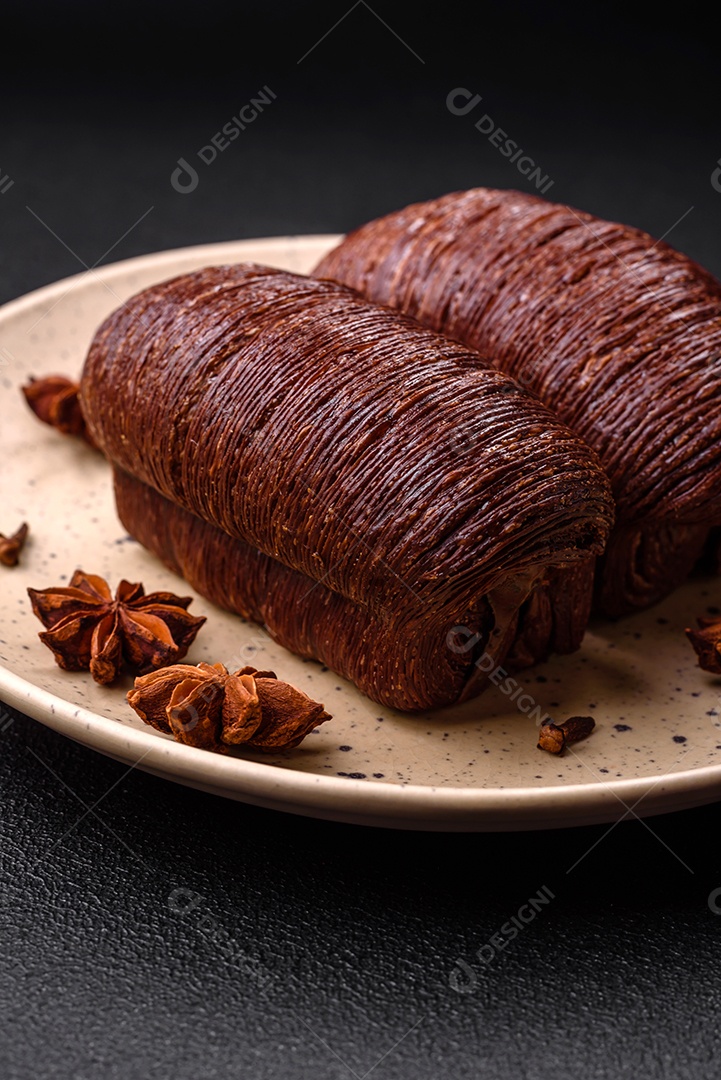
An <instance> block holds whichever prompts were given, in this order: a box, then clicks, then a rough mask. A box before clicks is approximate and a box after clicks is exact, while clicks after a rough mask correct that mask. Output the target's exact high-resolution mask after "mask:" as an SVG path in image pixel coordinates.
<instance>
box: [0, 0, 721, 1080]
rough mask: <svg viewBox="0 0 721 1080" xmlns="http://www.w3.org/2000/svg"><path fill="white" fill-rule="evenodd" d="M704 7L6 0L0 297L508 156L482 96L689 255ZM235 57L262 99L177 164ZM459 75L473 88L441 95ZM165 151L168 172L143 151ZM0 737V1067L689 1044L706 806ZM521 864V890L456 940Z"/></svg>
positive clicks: (696, 1049)
mask: <svg viewBox="0 0 721 1080" xmlns="http://www.w3.org/2000/svg"><path fill="white" fill-rule="evenodd" d="M703 18H704V17H702V16H701V15H700V14H697V13H695V12H694V10H693V9H692V8H687V9H683V10H678V11H674V12H673V13H671V14H669V15H668V16H667V15H665V14H663V13H662V11H661V9H660V8H655V9H651V8H648V9H647V11H646V14H643V15H642V14H635V13H633V12H631V13H629V12H628V11H627V10H626V7H625V6H623V5H620V4H617V5H596V6H591V7H586V8H584V9H583V10H582V11H581V10H579V6H578V5H570V4H560V5H552V6H550V7H548V6H541V5H534V4H530V3H529V4H518V3H515V4H514V3H512V4H506V5H503V7H502V8H501V7H500V6H498V7H486V6H482V5H481V6H478V5H473V6H471V5H468V6H466V5H445V6H439V5H437V4H436V5H429V4H419V5H415V6H414V8H413V13H412V15H411V14H409V13H408V11H407V9H406V8H405V7H404V6H401V5H399V4H391V3H389V4H386V5H384V6H382V7H381V6H380V5H377V4H375V3H374V4H372V5H371V6H370V7H368V6H367V5H365V4H363V3H360V4H358V5H356V7H355V8H352V9H349V8H346V7H345V6H344V5H343V4H341V5H331V4H310V3H306V4H296V5H274V6H273V7H272V8H268V9H263V10H250V9H245V8H244V7H243V6H242V5H240V6H239V5H232V6H231V5H230V4H225V3H220V2H218V0H209V2H205V3H203V4H202V5H197V4H196V5H192V6H191V5H189V4H173V5H170V4H166V3H163V4H148V3H146V4H141V3H139V2H138V0H130V2H126V3H125V4H124V5H123V6H122V9H118V8H116V7H110V6H107V7H103V6H99V5H96V4H90V3H86V4H80V3H77V2H76V3H66V4H64V5H62V6H61V5H55V4H39V3H30V4H20V3H19V2H12V3H6V5H4V10H3V36H4V44H5V50H4V52H5V54H6V59H4V60H3V69H2V78H3V86H2V93H3V101H2V127H1V133H0V188H2V187H4V186H5V183H6V182H3V180H2V177H5V176H7V177H8V178H10V179H12V181H13V184H12V186H11V187H8V188H7V189H6V190H5V192H4V194H0V250H1V251H2V260H1V261H0V299H2V300H8V299H11V298H12V297H15V296H18V295H21V294H22V293H24V292H26V291H27V290H29V289H33V288H36V287H38V286H40V285H43V284H45V283H47V282H50V281H53V280H56V279H57V278H60V277H63V276H65V275H67V274H71V273H75V272H76V271H78V270H82V269H83V265H88V266H90V265H93V264H95V263H96V262H97V261H98V260H99V261H100V262H103V261H115V260H116V259H120V258H127V257H130V256H132V255H136V254H141V253H144V252H151V251H156V250H160V249H163V248H168V247H180V246H185V245H187V244H195V243H203V242H207V241H215V240H225V239H233V238H237V237H242V236H262V235H270V234H284V233H288V232H292V233H306V232H335V231H342V230H345V229H347V228H349V227H351V226H353V225H355V224H357V223H359V222H361V221H363V220H364V219H367V218H369V217H371V216H374V215H376V214H379V213H382V212H384V211H387V210H390V209H392V208H394V207H397V206H401V205H404V204H405V203H407V202H409V201H412V200H414V199H423V198H427V197H430V196H433V195H436V194H440V193H442V192H443V191H449V190H453V189H456V188H463V187H468V186H472V185H488V186H500V187H518V188H519V189H521V190H533V188H532V186H531V185H529V182H528V180H527V179H526V178H525V177H523V176H521V175H520V174H519V173H518V172H517V171H516V170H515V168H514V166H513V165H512V164H510V163H509V162H508V160H507V159H505V158H503V157H502V156H501V155H500V153H499V151H498V149H497V148H494V147H493V146H491V145H490V144H489V142H488V140H487V138H485V137H484V136H482V135H481V134H479V132H478V131H477V130H476V129H475V127H474V122H475V119H477V118H480V116H481V115H482V114H483V113H484V112H485V113H487V114H488V115H489V116H491V117H492V118H493V119H494V121H495V122H496V124H497V125H500V126H501V127H502V128H503V129H504V130H505V131H506V132H507V134H508V137H509V138H512V139H513V140H514V141H516V142H517V143H518V144H519V145H520V146H523V147H524V149H526V151H527V153H528V154H529V155H530V156H531V157H533V159H534V161H536V162H537V163H538V165H539V167H541V168H542V170H543V173H544V174H545V175H548V176H549V178H552V179H553V187H552V188H551V189H550V191H549V192H548V197H549V198H555V199H557V200H559V201H564V202H569V203H571V204H573V205H576V206H580V207H582V208H584V209H587V210H591V211H593V212H595V213H597V214H600V215H603V216H606V217H611V218H616V219H619V220H623V221H628V222H630V223H633V224H637V225H640V226H642V227H644V228H646V229H648V230H649V231H651V232H652V233H654V234H655V235H657V236H660V235H663V234H664V233H666V232H667V231H668V230H670V232H668V236H667V239H668V240H669V242H671V243H673V244H674V245H675V246H677V247H679V248H680V249H682V250H684V251H686V252H688V253H689V254H691V255H692V256H694V257H695V258H697V259H699V260H700V261H701V262H703V263H704V264H705V265H707V266H708V267H709V268H710V269H712V270H713V271H714V272H715V273H716V274H720V275H721V251H720V250H719V247H718V243H717V237H718V235H719V222H720V220H721V192H719V191H718V190H716V188H715V187H714V184H713V182H712V178H713V174H714V171H715V169H716V168H717V163H718V160H719V158H721V133H720V132H719V125H718V93H717V85H718V62H717V57H716V50H715V40H714V38H713V36H712V33H711V28H710V27H709V26H708V25H705V23H704V21H703ZM338 20H341V21H340V22H339V23H338V25H337V26H335V28H334V29H331V28H332V27H333V25H334V24H335V23H336V22H337V21H338ZM328 31H330V32H328ZM323 35H327V36H325V37H323ZM320 39H322V40H320ZM399 39H402V40H399ZM317 42H318V44H316V43H317ZM309 50H311V51H310V52H309ZM304 54H307V55H304ZM303 57H304V58H303ZM301 58H303V59H302V62H300V63H298V61H299V60H301ZM263 86H267V87H270V89H271V90H272V92H273V94H274V95H275V98H274V100H272V103H271V104H270V105H269V106H268V107H267V108H265V109H264V110H263V112H262V113H261V114H260V115H259V116H258V117H257V118H256V119H255V120H253V121H252V123H250V124H248V126H247V129H246V130H245V131H244V132H242V133H241V134H240V136H239V137H238V138H237V139H236V140H234V141H233V142H232V143H231V144H230V145H229V147H228V148H227V149H225V150H223V152H222V153H220V154H219V155H218V157H217V159H216V160H215V161H214V162H213V163H212V164H210V165H207V166H206V165H203V164H202V163H199V162H198V161H197V157H195V156H194V155H196V154H197V151H198V149H200V148H201V147H202V146H204V145H205V144H207V143H208V142H209V140H210V138H211V137H212V136H213V134H215V133H216V132H217V131H219V130H220V129H221V128H222V126H223V124H225V123H226V122H229V121H230V118H231V117H232V116H234V115H237V113H238V110H239V109H241V108H242V107H243V106H244V105H246V103H248V102H249V100H250V99H251V98H252V97H256V96H257V92H258V91H259V90H260V89H261V88H262V87H263ZM456 87H465V88H467V89H468V90H470V91H472V92H474V93H478V94H480V95H482V98H483V100H482V102H481V103H480V105H479V106H478V111H477V112H475V111H474V113H473V114H469V115H467V116H455V115H453V114H451V113H450V112H449V110H448V108H447V106H446V98H447V95H448V93H449V91H451V90H452V89H454V88H456ZM181 157H184V158H186V159H187V160H189V161H195V162H196V164H197V166H198V176H199V182H198V186H197V188H196V189H195V190H194V191H193V192H191V193H189V194H182V193H179V192H178V191H176V190H175V189H174V188H173V187H172V185H171V183H170V177H171V174H172V172H173V170H174V169H175V168H176V167H177V162H178V160H179V159H180V158H181ZM717 186H720V185H718V181H717ZM28 207H30V210H28V209H27V208H28ZM151 207H152V209H150V208H151ZM31 211H32V212H31ZM34 215H37V216H34ZM38 217H39V218H41V219H42V221H43V222H45V225H43V224H41V223H40V222H39V221H38ZM46 226H48V227H46ZM51 230H52V231H51ZM53 234H55V235H53ZM0 603H1V601H0ZM13 715H14V714H13ZM0 739H1V744H0V745H1V748H2V752H1V753H0V785H1V788H0V789H1V790H2V810H1V813H0V853H1V862H0V873H1V875H2V878H1V881H2V892H1V894H0V895H1V896H2V904H1V906H0V972H1V973H0V1009H1V1012H0V1015H2V1019H3V1024H2V1034H0V1075H2V1076H4V1077H5V1076H6V1077H18V1078H25V1077H28V1078H30V1077H32V1078H36V1077H45V1076H48V1077H50V1076H52V1077H73V1078H83V1080H84V1078H88V1080H95V1078H96V1077H101V1076H102V1077H118V1078H120V1077H123V1078H124V1077H138V1078H143V1080H145V1078H149V1077H158V1078H161V1077H162V1078H165V1077H168V1076H173V1077H174V1078H176V1080H185V1078H186V1077H187V1078H191V1077H192V1078H193V1080H196V1078H226V1077H228V1078H230V1077H244V1076H248V1077H258V1078H263V1077H274V1078H285V1077H288V1078H291V1077H293V1078H295V1077H308V1078H311V1077H312V1078H313V1080H316V1078H320V1077H329V1078H330V1077H332V1078H336V1077H338V1078H341V1077H353V1076H356V1077H364V1076H371V1077H372V1078H373V1080H385V1078H388V1080H391V1078H401V1077H403V1078H406V1077H414V1078H415V1077H429V1078H430V1077H433V1078H437V1077H439V1076H449V1077H466V1076H468V1077H476V1076H484V1077H494V1078H495V1077H504V1078H505V1077H509V1078H511V1077H513V1078H518V1077H533V1078H536V1077H547V1076H553V1077H554V1078H557V1080H563V1078H566V1077H568V1078H571V1077H573V1078H577V1077H579V1076H580V1077H588V1078H591V1077H625V1076H629V1077H630V1076H634V1077H638V1076H654V1077H655V1076H663V1077H673V1078H674V1080H676V1078H681V1077H709V1078H710V1077H716V1076H717V1075H718V1063H717V1057H718V1053H719V1035H718V1014H719V1006H720V1005H721V979H720V977H719V963H718V957H719V941H720V936H721V917H719V915H718V914H716V913H715V911H714V910H713V908H714V906H715V904H714V901H713V899H712V902H711V905H710V904H709V897H710V896H711V897H712V898H713V896H714V895H715V893H714V890H716V889H718V888H719V887H721V866H720V865H719V854H718V853H719V846H718V839H717V838H718V834H719V827H720V826H721V809H720V808H719V806H718V805H716V806H713V807H709V808H707V809H704V810H698V811H692V812H687V813H683V814H673V815H668V816H666V817H663V818H657V819H654V820H652V821H649V822H648V823H646V824H644V823H641V822H638V821H635V820H633V818H631V817H628V818H626V820H624V821H622V822H620V823H619V824H617V825H616V826H615V827H613V828H612V829H610V830H609V829H608V827H599V828H595V829H580V830H568V831H563V832H553V833H541V834H519V835H479V836H439V835H427V834H425V835H424V834H418V835H413V834H400V833H394V832H383V831H372V830H365V829H360V828H354V827H347V826H340V825H334V824H327V823H322V822H314V821H309V820H304V819H300V818H292V817H285V816H281V815H277V814H274V813H270V812H264V811H260V810H256V809H253V808H249V807H244V806H242V805H236V804H232V803H227V802H223V801H221V800H219V799H215V798H212V797H210V796H206V795H202V794H199V793H197V792H193V791H190V790H187V789H184V788H181V787H178V786H175V785H173V784H170V783H166V782H163V781H161V780H157V779H154V778H152V777H149V776H144V775H142V774H141V773H139V772H138V771H133V772H131V773H129V774H127V775H126V770H124V768H123V767H122V766H120V765H118V764H115V763H114V762H111V761H108V760H106V759H104V758H102V757H100V756H98V755H95V754H93V753H91V752H89V751H87V750H84V749H82V748H80V747H78V746H76V745H74V744H73V743H71V742H69V741H67V740H64V739H62V738H61V737H60V736H58V735H55V734H54V733H52V732H51V731H49V730H47V729H45V728H43V727H42V726H41V725H39V724H37V723H35V722H33V721H30V720H27V719H25V718H22V717H14V719H13V722H12V723H9V722H7V720H6V721H4V722H3V725H2V733H1V735H0ZM98 800H100V801H98ZM96 802H97V806H96V807H94V804H95V803H96ZM88 807H93V809H92V810H90V811H88ZM622 814H623V808H620V809H619V817H621V815H622ZM579 859H580V860H581V861H580V862H578V865H577V866H576V867H575V869H574V870H573V871H572V872H570V873H569V872H568V870H569V867H571V866H572V865H573V864H574V862H576V861H577V860H579ZM542 885H547V886H548V888H549V889H551V890H552V892H553V893H554V894H555V897H556V898H555V900H554V901H553V903H552V904H551V905H549V907H548V908H546V909H543V910H542V912H541V913H539V915H538V917H537V918H536V919H535V920H534V922H533V924H532V925H529V926H528V928H527V929H526V930H525V931H524V932H523V934H522V935H519V936H518V937H517V938H516V940H515V941H513V942H512V943H511V944H510V945H509V947H508V949H507V950H505V951H504V952H503V953H502V954H499V955H497V956H495V958H494V959H493V961H492V962H491V963H488V964H487V965H484V964H482V963H481V962H480V961H479V960H478V959H477V955H476V954H477V950H478V949H479V948H481V947H483V946H484V945H486V944H487V943H488V941H489V940H490V939H491V937H492V935H493V934H494V933H496V932H497V931H498V929H499V928H500V926H501V925H502V924H503V923H505V922H507V920H509V919H510V918H511V917H512V916H513V915H514V914H515V913H516V912H517V911H518V909H519V908H520V907H521V905H523V904H524V903H525V902H526V901H527V900H528V898H529V896H531V895H534V894H535V893H537V891H538V889H539V888H540V887H541V886H542ZM718 906H720V907H721V903H719V904H718ZM484 955H486V956H487V955H488V953H487V952H486V953H485V954H484ZM459 958H460V959H462V960H464V961H465V962H466V963H467V964H469V965H471V968H472V974H471V975H469V974H468V971H467V969H465V968H463V966H462V965H461V966H460V967H459V965H458V960H459ZM454 971H456V972H458V971H462V972H463V973H465V977H466V979H468V980H470V982H471V983H473V988H472V992H470V993H466V994H461V993H458V992H456V991H454V989H453V987H452V985H451V983H452V972H454ZM474 977H475V983H474V982H473V980H474Z"/></svg>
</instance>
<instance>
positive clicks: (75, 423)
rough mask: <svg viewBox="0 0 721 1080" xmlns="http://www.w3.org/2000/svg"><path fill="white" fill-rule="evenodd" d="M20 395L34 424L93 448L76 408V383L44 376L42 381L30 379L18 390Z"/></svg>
mask: <svg viewBox="0 0 721 1080" xmlns="http://www.w3.org/2000/svg"><path fill="white" fill-rule="evenodd" d="M22 392H23V394H24V395H25V400H26V401H27V403H28V405H29V406H30V408H31V409H32V411H33V412H34V413H35V415H36V416H37V418H38V420H42V422H43V423H44V424H50V426H51V427H54V428H57V430H58V431H62V433H63V434H64V435H76V436H78V437H79V438H81V439H85V442H86V443H88V444H89V445H90V446H92V447H95V442H94V441H93V438H92V436H91V434H90V432H89V431H88V429H87V425H86V423H85V417H84V416H83V412H82V409H81V408H80V401H79V399H78V384H77V383H75V382H73V381H72V380H71V379H67V378H66V377H65V376H64V375H46V376H45V377H44V378H42V379H31V380H30V382H29V383H27V384H26V385H25V386H23V387H22Z"/></svg>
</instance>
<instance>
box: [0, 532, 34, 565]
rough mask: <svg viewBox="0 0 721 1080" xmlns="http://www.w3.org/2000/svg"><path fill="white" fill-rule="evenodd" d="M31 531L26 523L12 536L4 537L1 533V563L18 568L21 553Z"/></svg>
mask: <svg viewBox="0 0 721 1080" xmlns="http://www.w3.org/2000/svg"><path fill="white" fill-rule="evenodd" d="M29 531H30V529H29V528H28V526H27V525H26V524H25V522H23V524H22V525H21V526H20V528H19V529H18V530H17V532H14V533H13V534H12V536H3V534H2V533H0V563H2V564H3V566H17V564H18V559H19V558H20V552H21V551H22V549H23V545H24V543H25V541H26V539H27V535H28V533H29Z"/></svg>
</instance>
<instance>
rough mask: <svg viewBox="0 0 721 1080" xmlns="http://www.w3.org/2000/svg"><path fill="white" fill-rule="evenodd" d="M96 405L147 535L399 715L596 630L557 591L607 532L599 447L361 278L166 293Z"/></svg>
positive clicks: (118, 359)
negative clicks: (552, 592) (556, 583)
mask: <svg viewBox="0 0 721 1080" xmlns="http://www.w3.org/2000/svg"><path fill="white" fill-rule="evenodd" d="M80 400H81V405H82V410H83V414H84V416H85V419H86V422H87V424H88V426H89V429H90V431H91V433H92V436H93V438H94V440H95V441H96V442H97V444H98V446H99V447H100V448H101V449H102V450H103V452H104V453H105V454H106V456H107V457H108V458H109V459H110V461H111V462H112V463H113V466H114V469H115V482H116V496H117V504H118V509H119V513H120V516H121V519H122V521H123V522H124V524H125V526H126V527H127V529H128V531H129V532H130V533H131V534H132V535H134V536H135V537H136V538H137V539H138V540H140V542H141V543H142V544H144V545H145V546H146V547H147V548H149V549H150V550H151V551H153V552H154V553H155V554H156V555H158V556H159V557H160V558H161V559H163V560H164V561H165V562H166V563H167V564H168V565H169V566H170V567H171V568H173V569H174V570H176V571H177V572H179V573H181V574H183V575H184V576H185V577H186V578H187V580H188V581H190V582H191V584H192V585H193V586H194V587H195V588H197V589H198V590H199V591H200V592H201V593H203V594H204V595H206V596H207V597H209V598H210V599H211V600H213V601H215V602H216V603H218V604H220V605H221V606H223V607H225V608H228V609H230V610H233V611H236V612H239V613H240V614H242V615H244V616H246V617H247V618H250V619H253V620H256V621H257V622H259V623H262V624H264V625H265V626H266V628H267V629H268V630H269V632H270V633H271V635H272V636H273V637H274V638H275V639H276V640H277V641H279V642H280V643H282V644H283V645H286V646H287V647H288V648H290V649H292V650H293V651H294V652H296V653H298V654H300V655H302V656H306V657H314V658H316V659H318V660H321V661H323V662H324V663H326V664H327V665H328V666H330V667H332V668H333V669H334V670H335V671H337V672H339V673H340V674H342V675H344V676H346V677H347V678H349V679H351V680H352V681H353V682H355V683H356V684H357V685H358V687H360V689H361V690H363V691H364V692H365V693H366V694H368V695H369V696H370V697H372V698H374V699H375V700H377V701H380V702H383V703H385V704H387V705H391V706H394V707H397V708H400V709H408V710H413V709H422V708H427V707H431V706H438V705H444V704H448V703H450V702H453V701H457V700H459V699H462V698H464V697H466V696H470V695H471V694H473V693H477V692H478V691H479V690H480V689H482V687H483V685H484V681H485V680H486V678H487V674H488V670H489V665H488V661H487V660H486V661H484V663H483V664H481V665H479V664H478V663H477V660H478V658H479V657H480V656H482V655H485V656H487V657H491V658H492V659H493V660H494V661H497V662H498V663H500V662H501V661H502V660H503V659H504V657H506V656H507V655H508V654H509V652H510V654H511V656H512V657H513V658H514V660H515V662H516V663H518V664H521V663H527V662H529V661H532V660H533V659H536V658H537V657H538V656H540V655H545V653H546V652H547V651H548V650H549V648H553V647H554V646H556V647H558V646H559V643H560V644H561V646H562V645H563V644H564V641H565V639H566V638H567V637H569V635H570V636H571V637H572V636H573V635H574V633H576V629H577V628H576V622H577V619H578V616H577V614H575V613H574V611H573V610H568V611H566V612H563V611H560V610H557V611H556V612H555V613H554V614H550V613H549V611H548V609H547V606H546V607H544V604H543V595H544V590H545V589H547V587H548V586H547V581H548V575H549V574H553V573H555V572H556V568H558V567H559V566H562V567H570V569H568V570H566V571H564V572H567V573H572V572H573V567H574V566H576V565H580V566H584V565H587V563H588V559H589V556H592V555H593V554H594V553H598V552H599V551H600V550H601V549H602V547H603V544H604V542H605V540H606V537H607V534H608V531H609V528H610V524H611V520H612V513H613V511H612V500H611V497H610V491H609V486H608V482H607V479H606V477H605V475H604V473H603V470H602V469H601V467H600V465H599V463H598V461H597V458H596V456H595V454H594V453H593V451H591V450H590V449H588V448H587V447H586V446H585V445H584V444H583V443H582V442H581V440H579V439H578V438H577V437H576V436H574V435H573V434H572V433H571V432H570V431H569V430H568V429H567V428H566V427H565V426H564V425H563V424H561V423H560V422H559V421H558V420H556V419H555V418H554V417H553V416H552V415H551V414H550V413H549V412H548V410H547V409H546V408H545V407H544V406H543V405H542V404H541V403H540V402H539V401H538V400H537V399H536V398H535V397H534V396H533V395H531V394H529V393H528V392H527V391H525V390H524V389H523V388H522V387H519V386H518V385H517V384H516V383H515V382H514V381H513V380H512V379H511V378H509V377H508V376H507V375H505V374H503V373H501V372H498V371H495V370H494V369H493V368H492V367H490V366H486V365H484V364H483V362H482V361H480V360H479V358H478V357H477V356H476V355H475V354H474V353H471V352H470V351H469V350H468V349H466V348H465V347H463V346H461V345H459V344H457V343H455V342H452V341H449V340H446V339H444V338H441V337H440V336H438V335H436V334H434V333H432V332H430V331H428V330H425V329H423V328H422V327H419V326H418V325H417V324H415V323H414V322H412V320H409V319H407V318H405V317H404V316H401V315H399V314H397V313H396V312H392V311H390V310H388V309H386V308H382V307H379V306H376V305H372V304H368V303H367V302H365V301H363V300H362V299H361V298H360V297H358V295H357V294H356V293H355V292H353V291H352V290H351V289H348V288H346V287H345V286H342V285H338V284H335V283H333V282H322V281H313V280H312V279H310V278H304V277H300V276H298V275H295V274H290V273H284V272H281V271H276V270H269V269H267V268H265V267H259V266H254V265H250V264H245V265H240V266H228V267H220V268H209V269H206V270H203V271H200V272H197V273H194V274H188V275H184V276H182V277H178V278H174V279H173V280H171V281H168V282H165V283H163V284H161V285H157V286H154V287H152V288H149V289H146V290H145V291H144V292H142V293H140V294H138V295H137V296H135V297H134V298H133V299H131V300H129V301H128V302H127V303H125V304H123V305H122V306H121V307H120V308H118V309H117V311H115V312H114V313H113V314H112V315H111V316H110V317H109V318H108V319H107V320H106V322H105V323H104V324H103V326H102V327H101V328H100V329H99V330H98V332H97V334H96V336H95V338H94V340H93V342H92V345H91V347H90V351H89V353H88V356H87V359H86V363H85V367H84V371H83V375H82V380H81V384H80ZM580 580H581V581H582V580H583V574H581V575H580ZM579 589H580V592H581V594H582V593H583V588H582V587H581V586H579ZM581 603H583V601H581ZM469 643H470V644H469ZM566 644H567V642H566ZM491 666H493V665H491Z"/></svg>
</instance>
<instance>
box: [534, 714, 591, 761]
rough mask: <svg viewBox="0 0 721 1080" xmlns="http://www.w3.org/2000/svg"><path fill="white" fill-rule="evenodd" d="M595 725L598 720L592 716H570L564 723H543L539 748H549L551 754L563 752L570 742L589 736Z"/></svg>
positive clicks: (539, 735) (539, 736)
mask: <svg viewBox="0 0 721 1080" xmlns="http://www.w3.org/2000/svg"><path fill="white" fill-rule="evenodd" d="M595 726H596V721H595V720H594V719H593V717H592V716H569V718H568V720H564V721H563V723H562V724H554V723H553V722H550V723H548V724H543V726H542V727H541V730H540V732H539V734H538V749H539V750H547V751H548V752H549V754H561V753H562V752H563V751H564V750H565V748H566V746H567V745H568V743H574V742H578V741H579V740H580V739H585V738H587V737H588V736H589V735H590V734H591V732H592V731H593V729H594V727H595Z"/></svg>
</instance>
